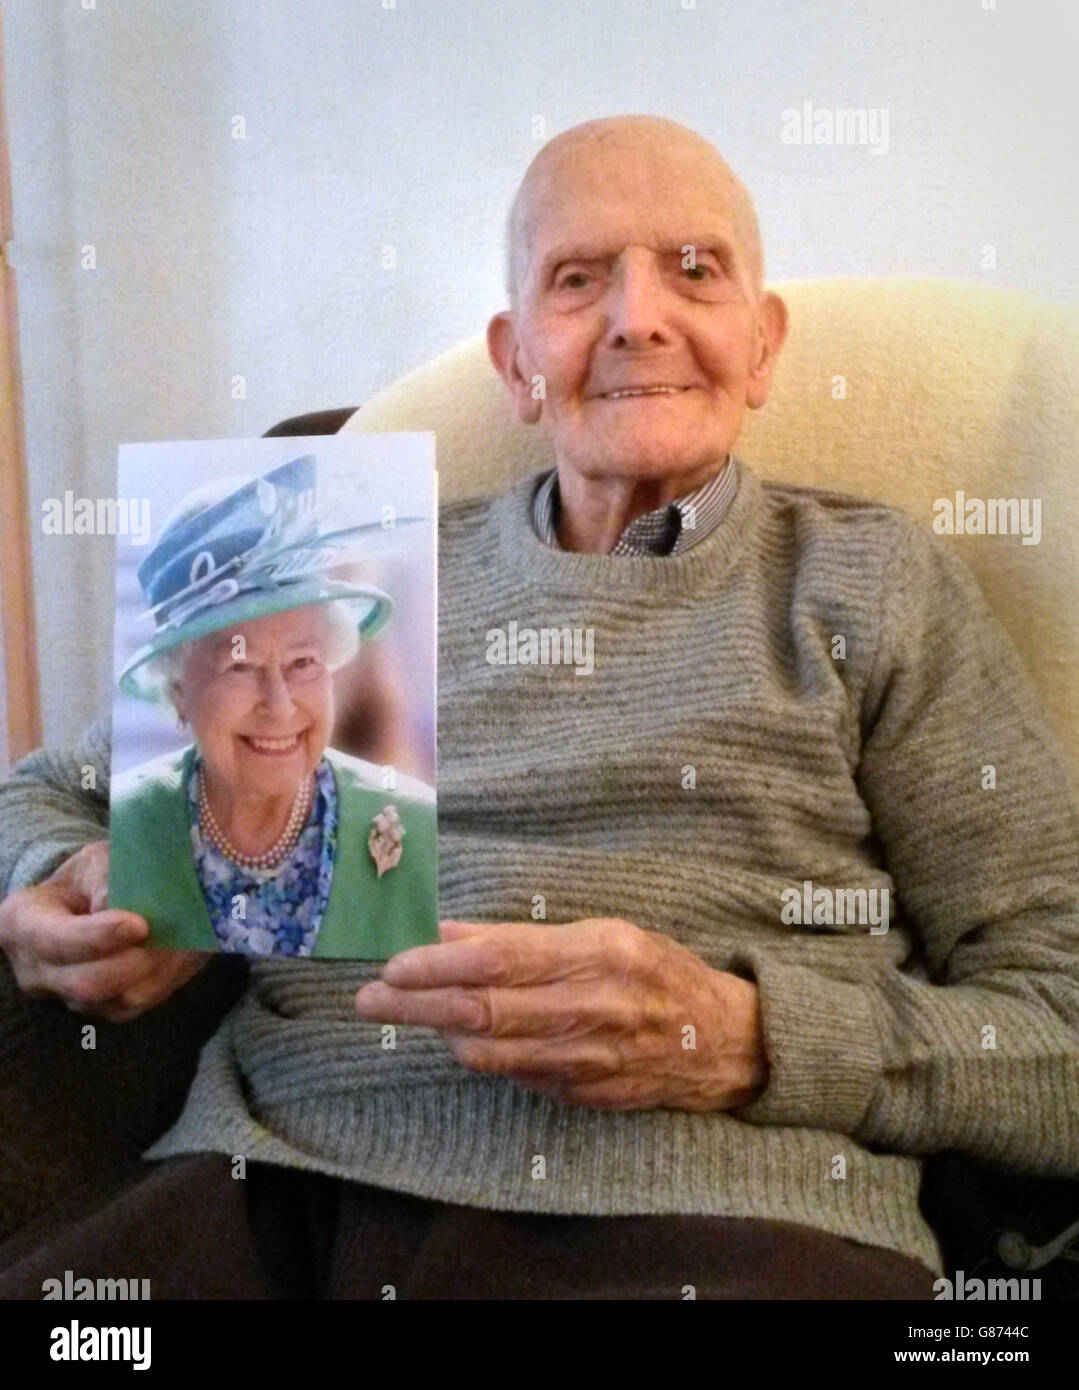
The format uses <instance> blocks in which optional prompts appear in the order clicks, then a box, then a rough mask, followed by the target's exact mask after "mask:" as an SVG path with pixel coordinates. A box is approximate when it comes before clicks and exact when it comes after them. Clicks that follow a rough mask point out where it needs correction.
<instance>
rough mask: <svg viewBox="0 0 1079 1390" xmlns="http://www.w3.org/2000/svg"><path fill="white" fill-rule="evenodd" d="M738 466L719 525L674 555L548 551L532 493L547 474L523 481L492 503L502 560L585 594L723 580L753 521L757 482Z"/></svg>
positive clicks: (759, 500) (688, 587)
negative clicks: (537, 522) (535, 521)
mask: <svg viewBox="0 0 1079 1390" xmlns="http://www.w3.org/2000/svg"><path fill="white" fill-rule="evenodd" d="M732 462H733V459H732ZM737 462H738V491H737V492H736V493H735V495H734V498H733V500H732V501H731V503H730V505H729V507H728V509H727V512H726V514H725V516H724V518H723V520H722V522H721V523H720V524H719V525H717V526H715V527H714V528H713V529H712V530H711V532H710V533H709V534H708V535H707V536H705V537H704V538H702V539H701V540H700V541H699V542H698V543H697V544H696V545H694V546H693V547H691V548H690V549H687V550H685V551H683V552H682V553H680V554H677V555H592V554H581V553H579V552H577V551H567V550H555V549H552V548H551V547H549V546H547V545H545V544H544V542H543V541H542V540H541V539H540V537H539V536H538V535H537V533H536V528H535V526H534V524H533V515H534V507H535V500H536V493H537V492H538V490H539V489H540V488H541V487H542V486H543V485H544V483H545V481H546V478H547V474H546V473H537V474H532V475H531V476H530V477H527V478H522V479H521V480H520V481H519V482H516V483H514V484H513V485H512V486H511V487H510V488H509V489H508V490H507V491H506V492H504V493H502V494H501V496H499V497H497V498H495V499H494V500H493V502H492V503H491V508H492V510H491V513H490V516H491V520H492V522H493V523H494V529H495V531H496V533H497V536H498V543H499V546H500V549H501V552H502V558H503V561H504V562H505V564H506V565H507V566H508V569H509V570H510V571H511V572H516V573H519V574H522V575H523V576H524V577H526V578H528V579H531V580H534V581H536V582H540V583H545V584H554V585H561V586H565V587H568V588H587V589H588V590H589V591H590V592H608V593H620V592H622V593H624V592H635V591H636V592H647V591H650V590H658V591H661V592H679V591H683V592H689V591H692V590H694V589H696V588H698V587H699V586H700V585H701V584H702V583H706V582H708V581H709V580H710V579H713V578H715V577H720V576H722V575H723V574H724V573H725V572H726V571H727V570H728V569H729V568H730V567H731V565H733V564H734V563H735V562H736V560H737V559H738V557H739V556H740V555H741V553H742V552H743V550H744V548H745V546H746V538H747V536H748V535H749V534H750V532H752V531H753V529H754V528H755V527H756V525H757V523H758V520H759V516H760V512H761V508H762V504H763V488H762V486H761V482H760V480H759V478H758V477H757V476H756V473H755V472H754V470H753V469H751V468H749V467H748V466H747V465H746V463H745V461H744V460H743V459H741V458H739V459H738V461H737Z"/></svg>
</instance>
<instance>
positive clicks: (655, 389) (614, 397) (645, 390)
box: [602, 386, 689, 401]
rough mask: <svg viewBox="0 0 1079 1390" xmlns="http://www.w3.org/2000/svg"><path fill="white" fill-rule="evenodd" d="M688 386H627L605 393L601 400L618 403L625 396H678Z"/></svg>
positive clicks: (686, 389)
mask: <svg viewBox="0 0 1079 1390" xmlns="http://www.w3.org/2000/svg"><path fill="white" fill-rule="evenodd" d="M688 390H689V387H688V386H627V387H624V388H623V389H622V390H620V391H605V392H604V393H603V397H602V398H603V400H605V401H620V400H624V399H625V398H626V397H627V396H680V395H681V394H682V392H683V391H688Z"/></svg>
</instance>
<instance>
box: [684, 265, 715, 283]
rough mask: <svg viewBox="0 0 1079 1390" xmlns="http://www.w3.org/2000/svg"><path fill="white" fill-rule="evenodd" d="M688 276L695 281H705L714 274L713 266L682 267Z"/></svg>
mask: <svg viewBox="0 0 1079 1390" xmlns="http://www.w3.org/2000/svg"><path fill="white" fill-rule="evenodd" d="M682 268H683V270H685V272H686V274H687V275H692V276H693V277H694V279H700V280H703V279H705V278H706V277H708V276H711V274H712V268H711V266H707V265H687V266H683V267H682Z"/></svg>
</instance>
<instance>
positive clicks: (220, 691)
mask: <svg viewBox="0 0 1079 1390" xmlns="http://www.w3.org/2000/svg"><path fill="white" fill-rule="evenodd" d="M329 636H330V634H329V630H328V627H327V622H326V616H325V613H324V611H323V610H322V609H321V608H320V607H311V608H294V609H291V610H289V611H287V612H284V613H274V614H271V615H270V616H269V617H266V618H256V619H254V620H253V621H252V622H249V623H239V624H238V625H237V626H236V627H234V628H226V629H224V630H223V631H222V632H215V633H211V634H210V635H209V636H207V637H202V638H199V639H198V640H197V641H194V642H192V643H191V644H190V647H189V648H188V654H187V659H186V661H185V662H184V665H183V670H182V674H181V676H180V677H179V679H178V680H177V681H176V683H175V684H174V686H173V698H174V701H175V704H176V708H177V710H178V711H179V713H180V715H181V716H182V717H183V718H184V719H186V720H187V721H188V723H189V724H190V725H191V731H192V733H193V734H194V737H195V741H196V742H197V743H198V745H199V748H200V749H201V751H202V756H203V758H204V760H205V762H206V765H207V768H208V770H209V771H210V773H211V774H216V775H217V776H218V777H219V778H221V779H222V780H223V781H224V782H225V783H226V785H227V786H229V787H230V788H231V789H232V790H233V791H235V792H238V793H240V794H242V795H244V796H252V795H254V796H259V795H261V796H285V795H290V794H292V793H293V792H295V790H296V788H297V787H298V786H299V784H300V782H301V781H302V779H303V778H304V777H306V776H307V775H308V774H309V773H310V772H313V771H314V769H315V767H317V765H318V761H319V759H320V758H321V757H322V754H323V751H324V749H325V747H326V744H327V743H328V742H329V739H330V734H331V732H332V729H333V718H334V706H333V682H332V678H331V675H330V671H329V669H328V668H327V665H326V652H327V643H328V641H329Z"/></svg>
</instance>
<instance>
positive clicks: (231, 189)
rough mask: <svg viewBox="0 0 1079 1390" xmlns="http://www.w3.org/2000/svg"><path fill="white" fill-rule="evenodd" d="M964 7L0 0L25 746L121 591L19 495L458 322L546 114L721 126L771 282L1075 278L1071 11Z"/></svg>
mask: <svg viewBox="0 0 1079 1390" xmlns="http://www.w3.org/2000/svg"><path fill="white" fill-rule="evenodd" d="M988 2H989V0H947V3H941V0H907V3H904V4H903V5H870V4H868V3H865V0H861V2H860V3H855V0H813V2H812V3H807V4H797V5H796V4H791V3H790V0H758V2H757V3H754V0H696V4H695V5H694V6H692V7H690V8H687V6H688V5H689V0H396V5H395V7H393V8H389V9H387V8H383V6H384V4H388V3H389V0H302V3H300V0H182V3H176V0H96V3H94V7H93V8H91V9H84V8H83V6H84V5H89V4H91V0H5V3H4V4H3V22H4V35H5V65H6V74H5V77H6V82H7V104H8V123H9V136H10V142H11V156H12V177H13V198H14V213H15V245H14V247H13V252H14V258H15V260H16V263H17V267H18V277H19V293H20V309H21V338H22V361H23V372H24V378H25V398H26V411H27V442H28V450H29V456H30V467H31V503H32V519H33V521H34V523H35V527H36V530H35V539H34V544H35V581H36V593H37V602H38V623H39V630H40V647H41V667H42V687H43V698H44V706H45V726H46V739H47V741H60V742H62V741H66V740H69V739H71V738H72V737H73V736H74V735H75V734H76V733H77V732H78V730H79V729H80V728H81V727H82V726H83V725H84V724H85V723H86V722H87V721H88V720H89V719H90V718H92V717H96V716H98V715H100V714H104V713H107V712H108V708H109V680H110V670H109V667H110V654H111V648H112V642H111V609H112V589H113V584H112V541H111V539H108V538H101V539H97V538H86V537H74V536H57V537H46V536H43V535H42V534H41V532H40V517H41V507H42V502H43V500H44V499H45V498H47V497H60V496H62V495H63V492H64V490H65V488H69V487H70V488H73V489H74V490H75V493H76V495H77V496H78V495H87V496H97V495H110V494H111V493H113V491H114V490H115V482H114V470H115V467H116V448H117V445H118V444H119V443H121V442H128V441H143V440H152V439H170V438H174V439H182V438H187V439H195V438H214V437H219V438H220V437H228V436H245V435H248V436H249V435H256V434H261V433H262V432H263V431H264V430H265V429H267V428H268V427H269V426H270V425H271V424H273V423H274V422H275V421H277V420H279V419H282V418H283V417H285V416H287V415H290V414H297V413H300V412H303V411H306V410H314V409H319V408H323V407H329V406H339V405H354V404H359V403H360V402H361V401H362V400H364V399H365V398H366V397H368V396H370V395H371V394H373V393H374V392H375V391H377V390H378V389H379V388H380V387H382V386H384V385H385V384H387V383H388V382H390V381H392V380H393V379H394V378H395V377H397V376H399V375H401V374H402V373H403V372H405V371H407V370H409V369H411V368H413V367H415V366H418V365H419V364H420V363H422V362H424V361H425V360H427V359H428V358H429V357H431V356H433V355H435V354H437V353H439V352H441V351H443V350H445V349H446V348H448V347H450V346H452V345H453V344H454V343H456V342H457V341H459V340H460V339H461V338H463V337H466V336H469V335H470V334H473V333H476V332H478V331H480V330H481V329H482V328H483V326H484V324H485V322H486V320H487V318H488V317H489V316H490V314H491V313H493V312H494V311H495V310H497V309H499V308H501V307H502V291H501V265H502V247H501V234H502V223H503V217H504V213H505V209H506V207H507V206H508V203H509V200H510V198H511V197H512V194H513V191H514V188H515V187H516V184H517V182H518V180H519V178H520V176H521V174H522V173H523V171H524V168H525V167H526V165H527V163H528V161H529V159H530V158H531V157H532V155H533V154H534V153H535V151H536V149H537V148H538V147H539V144H540V143H542V141H541V140H538V139H537V138H535V136H534V134H533V121H534V118H535V117H537V116H542V117H543V118H544V119H545V121H546V134H547V136H548V137H549V136H551V135H554V134H556V133H557V132H558V131H560V130H563V129H565V128H566V127H567V126H570V125H573V124H576V123H577V122H578V121H582V120H587V119H590V118H592V117H595V116H600V115H608V114H612V113H615V112H620V111H650V112H655V113H659V114H663V115H668V116H671V117H673V118H674V119H676V120H681V121H683V122H685V123H686V124H688V125H691V126H693V127H694V128H695V129H697V130H699V131H701V132H702V133H703V134H705V135H707V136H709V137H710V138H712V139H714V140H715V141H716V143H717V144H718V145H719V146H720V148H721V149H722V150H723V152H724V153H725V154H726V156H727V157H728V159H729V160H730V161H731V163H732V164H733V165H734V167H735V168H736V169H738V170H739V171H740V172H741V173H742V175H743V176H744V178H745V179H746V181H747V183H748V184H749V186H750V188H751V190H752V191H753V193H754V195H755V197H756V199H757V203H758V207H759V210H760V214H761V220H762V227H763V231H764V236H765V246H766V251H767V253H768V262H769V264H768V270H769V275H770V277H771V278H772V279H785V278H788V277H795V276H813V275H832V274H851V275H897V274H919V275H939V276H949V277H955V278H962V279H983V278H989V279H991V281H992V282H993V283H996V284H1000V285H1003V286H1011V287H1016V288H1025V289H1030V290H1033V291H1038V292H1042V293H1045V294H1047V295H1050V296H1052V297H1054V298H1067V299H1077V298H1079V261H1077V258H1076V255H1075V251H1074V247H1075V244H1076V234H1077V220H1079V219H1077V216H1076V211H1077V196H1076V186H1077V181H1076V178H1075V159H1074V155H1073V153H1072V139H1073V135H1074V118H1073V117H1072V116H1071V115H1070V107H1071V103H1072V91H1073V86H1074V73H1073V67H1074V52H1075V40H1076V37H1077V33H1079V21H1077V19H1076V17H1075V15H1074V14H1069V13H1068V11H1069V10H1073V9H1074V7H1072V6H1067V5H1066V4H1065V3H1064V0H1062V2H1061V3H1059V4H1057V3H1049V0H1033V3H1032V0H1024V3H1023V4H1022V5H1020V4H1019V3H1018V0H997V6H996V8H995V9H989V10H986V9H985V8H984V7H983V3H988ZM807 100H808V101H812V102H814V103H815V104H817V105H819V106H827V107H833V108H834V107H865V108H875V109H878V110H879V109H880V108H887V109H888V112H889V147H888V150H887V153H884V154H881V155H876V154H873V153H871V152H870V151H869V150H868V149H867V148H864V147H863V148H857V147H855V148H851V147H834V148H827V147H805V146H797V145H790V144H784V143H783V141H782V140H781V138H780V132H781V126H782V120H781V118H782V112H783V111H784V110H785V109H788V108H800V107H801V106H802V103H803V102H805V101H807ZM236 116H242V117H243V118H244V121H245V122H246V139H244V140H235V139H233V138H232V122H233V120H234V118H235V117H236ZM387 243H390V244H392V245H393V246H394V247H395V248H396V253H397V266H396V269H395V270H393V271H387V270H385V269H383V268H382V247H383V246H384V244H387ZM88 244H90V245H93V246H94V247H95V250H96V257H97V268H96V269H94V270H87V269H83V268H81V266H80V262H79V252H80V248H81V247H82V246H84V245H88ZM986 244H991V245H993V246H994V247H995V248H996V255H997V268H996V269H995V270H994V271H991V272H987V271H985V270H983V269H982V259H981V257H982V247H983V246H984V245H986ZM236 375H242V376H243V377H244V378H245V379H246V386H247V396H246V399H244V400H234V399H233V397H232V380H233V377H234V376H236Z"/></svg>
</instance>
